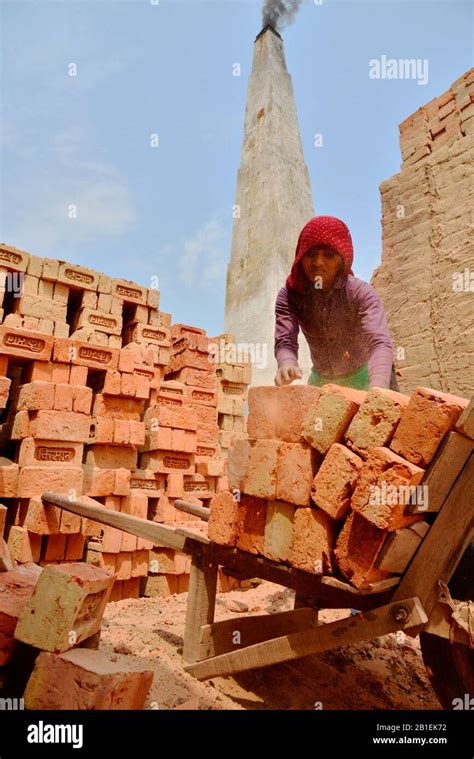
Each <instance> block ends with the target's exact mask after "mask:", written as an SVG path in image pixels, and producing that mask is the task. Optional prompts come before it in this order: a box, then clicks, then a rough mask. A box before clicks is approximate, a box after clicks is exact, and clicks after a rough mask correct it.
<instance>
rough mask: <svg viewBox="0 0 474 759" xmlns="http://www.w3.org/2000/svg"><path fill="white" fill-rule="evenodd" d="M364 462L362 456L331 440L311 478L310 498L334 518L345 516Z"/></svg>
mask: <svg viewBox="0 0 474 759" xmlns="http://www.w3.org/2000/svg"><path fill="white" fill-rule="evenodd" d="M362 465H363V461H362V459H361V458H360V457H359V456H357V455H356V454H355V453H353V452H352V451H350V450H349V449H348V448H346V447H345V446H343V445H340V444H339V443H334V444H333V445H332V446H331V447H330V449H329V451H328V453H327V454H326V456H325V457H324V459H323V462H322V464H321V466H320V468H319V470H318V472H317V474H316V476H315V478H314V481H313V486H312V490H311V499H312V501H313V502H314V503H315V504H316V506H318V507H319V508H320V509H323V511H325V512H326V513H327V514H329V516H330V517H332V518H333V519H342V518H344V517H345V516H346V515H347V513H348V511H349V509H350V506H351V496H352V492H353V490H354V488H355V485H356V481H357V477H358V476H359V472H360V469H361V467H362Z"/></svg>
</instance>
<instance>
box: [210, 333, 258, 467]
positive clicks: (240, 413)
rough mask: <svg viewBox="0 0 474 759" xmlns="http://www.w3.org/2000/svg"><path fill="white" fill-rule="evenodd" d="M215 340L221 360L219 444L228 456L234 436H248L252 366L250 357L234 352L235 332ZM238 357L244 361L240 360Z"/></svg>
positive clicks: (218, 389)
mask: <svg viewBox="0 0 474 759" xmlns="http://www.w3.org/2000/svg"><path fill="white" fill-rule="evenodd" d="M212 343H213V346H215V350H216V352H217V357H218V358H219V359H220V360H219V361H218V362H217V363H216V375H217V411H218V423H219V445H220V448H221V451H222V454H223V455H224V456H227V453H228V450H229V447H230V444H231V441H232V440H233V439H234V438H235V437H240V438H246V437H247V423H246V419H247V416H246V402H247V390H248V386H249V385H250V382H251V365H250V361H249V359H248V356H246V355H245V354H244V355H242V356H239V355H235V353H234V352H233V350H234V348H235V346H236V342H235V336H234V335H233V334H232V333H229V332H225V333H223V334H222V335H217V337H214V338H213V339H212ZM239 358H242V359H243V360H242V361H238V359H239ZM222 359H225V360H222Z"/></svg>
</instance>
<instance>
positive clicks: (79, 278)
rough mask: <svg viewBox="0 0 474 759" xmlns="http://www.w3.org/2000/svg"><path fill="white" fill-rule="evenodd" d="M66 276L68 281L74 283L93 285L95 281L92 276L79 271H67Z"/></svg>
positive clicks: (65, 271)
mask: <svg viewBox="0 0 474 759" xmlns="http://www.w3.org/2000/svg"><path fill="white" fill-rule="evenodd" d="M64 276H65V277H67V279H72V280H73V281H74V282H81V283H82V284H86V285H91V284H92V283H93V281H94V277H93V276H92V274H86V273H85V272H82V271H77V269H65V270H64Z"/></svg>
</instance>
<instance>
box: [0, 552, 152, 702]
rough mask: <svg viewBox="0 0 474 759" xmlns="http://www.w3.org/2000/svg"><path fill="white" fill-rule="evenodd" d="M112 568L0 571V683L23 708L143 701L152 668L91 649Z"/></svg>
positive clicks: (84, 566)
mask: <svg viewBox="0 0 474 759" xmlns="http://www.w3.org/2000/svg"><path fill="white" fill-rule="evenodd" d="M113 584H114V576H113V574H111V573H110V572H107V571H105V570H103V569H100V568H98V567H94V566H91V565H89V564H85V563H74V562H71V563H67V564H58V565H56V566H50V567H45V568H44V569H42V568H41V567H39V566H38V565H37V564H32V563H28V564H23V565H21V566H18V567H16V568H13V569H9V570H7V571H5V572H1V573H0V591H1V592H0V689H1V690H2V693H5V694H6V695H7V697H8V698H15V699H23V705H24V706H26V708H27V709H143V708H144V704H145V700H146V698H147V695H148V692H149V690H150V687H151V684H152V680H153V673H152V672H151V671H149V670H147V669H146V668H145V667H144V666H143V665H142V664H141V663H140V662H139V660H137V659H136V657H133V656H127V655H118V654H106V653H103V652H102V651H98V650H97V647H98V644H99V638H100V627H101V622H102V616H103V613H104V609H105V605H106V603H107V601H108V599H109V597H110V594H111V592H112V588H113Z"/></svg>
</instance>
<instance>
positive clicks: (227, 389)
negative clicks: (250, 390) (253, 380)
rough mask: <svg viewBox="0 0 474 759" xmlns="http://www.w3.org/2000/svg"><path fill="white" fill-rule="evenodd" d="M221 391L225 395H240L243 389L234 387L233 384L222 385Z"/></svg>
mask: <svg viewBox="0 0 474 759" xmlns="http://www.w3.org/2000/svg"><path fill="white" fill-rule="evenodd" d="M222 392H223V393H225V395H242V394H243V392H244V391H243V389H242V388H241V387H235V386H233V385H224V386H223V388H222Z"/></svg>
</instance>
